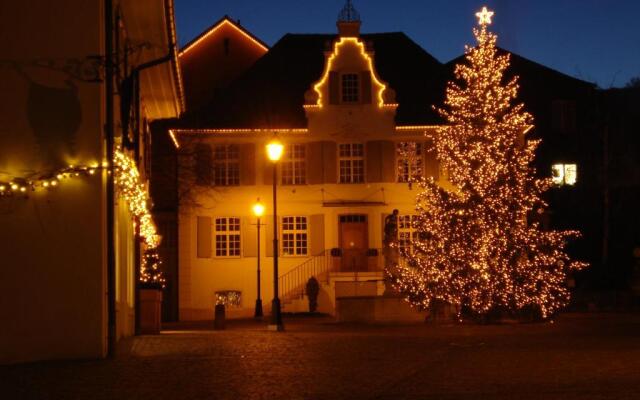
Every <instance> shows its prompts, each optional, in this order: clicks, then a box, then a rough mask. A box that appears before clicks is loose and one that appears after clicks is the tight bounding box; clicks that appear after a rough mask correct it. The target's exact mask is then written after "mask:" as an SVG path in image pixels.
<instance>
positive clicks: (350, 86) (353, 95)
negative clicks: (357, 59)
mask: <svg viewBox="0 0 640 400" xmlns="http://www.w3.org/2000/svg"><path fill="white" fill-rule="evenodd" d="M358 86H359V85H358V74H342V102H343V103H357V102H358V101H359V100H360V98H359V94H360V90H359V87H358Z"/></svg>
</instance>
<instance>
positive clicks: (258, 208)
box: [253, 198, 264, 318]
mask: <svg viewBox="0 0 640 400" xmlns="http://www.w3.org/2000/svg"><path fill="white" fill-rule="evenodd" d="M263 214H264V205H262V203H260V198H258V200H257V201H256V203H255V204H254V205H253V215H255V216H256V217H257V218H258V222H257V223H256V227H257V228H258V270H257V271H258V280H257V281H256V282H257V284H258V296H257V297H256V311H255V313H254V317H255V318H262V299H261V298H260V217H262V215H263Z"/></svg>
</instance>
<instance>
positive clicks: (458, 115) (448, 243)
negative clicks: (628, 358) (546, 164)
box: [390, 7, 586, 318]
mask: <svg viewBox="0 0 640 400" xmlns="http://www.w3.org/2000/svg"><path fill="white" fill-rule="evenodd" d="M476 15H477V17H478V18H479V25H480V28H478V29H474V30H473V32H474V36H475V38H476V40H477V42H478V44H477V46H475V47H467V49H466V62H464V63H462V64H459V65H457V66H456V69H455V73H456V78H457V79H458V81H459V82H461V83H460V84H458V83H454V82H450V83H449V85H448V86H447V93H446V94H447V97H446V100H445V107H444V108H442V109H438V111H439V112H440V114H441V115H442V117H443V118H444V119H446V121H447V124H446V125H443V126H442V127H439V128H438V129H437V134H436V135H434V137H433V141H434V145H435V150H436V154H437V159H438V161H439V162H440V163H441V164H442V167H443V168H444V169H445V170H447V171H448V180H449V182H450V183H451V185H452V186H453V187H454V188H455V189H454V190H451V191H447V190H445V189H443V188H442V187H441V186H440V185H439V184H438V183H437V182H436V181H435V180H434V179H432V178H429V179H426V180H422V181H421V183H420V188H421V192H420V193H419V194H418V196H417V198H416V210H417V218H416V223H415V229H416V231H417V235H416V237H417V238H416V239H415V240H413V241H412V245H413V246H412V250H409V251H408V252H407V253H406V254H405V257H404V259H403V260H402V262H400V263H399V264H398V265H397V266H396V268H395V269H394V270H393V271H390V274H391V279H392V282H393V285H394V286H395V287H396V289H398V290H399V291H400V292H401V293H403V294H404V295H405V297H406V299H407V300H408V301H409V302H410V303H412V304H413V305H415V306H418V307H421V308H427V307H429V306H430V305H431V304H432V303H433V302H434V301H439V302H444V303H447V304H451V305H454V306H456V308H457V309H458V313H459V315H460V313H461V312H463V311H464V312H465V313H470V314H474V315H486V314H487V313H489V312H491V311H492V310H506V311H510V312H518V311H522V310H526V309H535V310H537V311H538V312H539V313H540V315H541V316H542V317H543V318H547V317H549V316H551V315H553V314H554V313H555V312H556V311H558V310H559V309H560V308H561V307H563V306H565V305H566V304H567V303H568V301H569V297H570V293H569V290H568V289H567V287H566V281H567V277H568V274H569V273H570V272H571V271H575V270H579V269H581V268H584V267H585V266H586V264H585V263H582V262H578V261H573V260H571V259H570V257H569V255H568V254H567V253H566V252H565V251H564V247H565V246H566V242H567V240H568V239H570V238H575V237H577V236H579V232H576V231H547V230H543V229H542V228H541V226H540V224H539V223H538V222H535V218H532V215H535V214H536V213H540V212H544V209H545V208H546V207H547V204H546V203H545V202H544V200H543V199H542V197H541V196H542V194H543V193H544V191H546V190H547V189H548V188H549V186H550V184H551V182H550V179H537V178H536V177H535V169H534V168H533V167H531V163H532V161H533V159H534V157H535V150H536V148H537V147H538V145H539V143H540V142H539V141H537V140H525V135H526V132H527V131H528V130H529V129H530V128H531V126H532V124H533V117H532V116H531V115H530V114H529V113H527V112H526V111H524V106H523V105H522V104H517V105H514V104H513V101H514V99H515V98H516V96H517V93H518V81H517V78H514V79H512V80H510V81H508V82H506V83H503V78H504V72H505V71H506V69H507V68H508V67H509V64H510V58H509V55H508V54H505V55H499V54H498V50H497V47H496V40H497V36H496V35H495V34H493V33H491V32H489V31H488V30H487V26H488V25H489V24H490V23H491V17H492V16H493V13H492V12H490V11H488V10H487V9H486V7H485V8H483V10H482V11H481V12H479V13H478V14H476Z"/></svg>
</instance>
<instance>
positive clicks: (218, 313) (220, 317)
mask: <svg viewBox="0 0 640 400" xmlns="http://www.w3.org/2000/svg"><path fill="white" fill-rule="evenodd" d="M213 329H215V330H217V331H218V330H223V329H225V314H224V304H216V308H215V318H214V319H213Z"/></svg>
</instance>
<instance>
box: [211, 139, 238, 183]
mask: <svg viewBox="0 0 640 400" xmlns="http://www.w3.org/2000/svg"><path fill="white" fill-rule="evenodd" d="M213 184H214V185H216V186H236V185H239V184H240V150H239V148H238V146H237V145H234V144H230V145H218V146H215V147H214V149H213Z"/></svg>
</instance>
